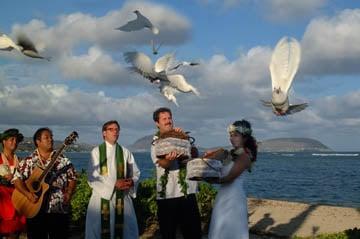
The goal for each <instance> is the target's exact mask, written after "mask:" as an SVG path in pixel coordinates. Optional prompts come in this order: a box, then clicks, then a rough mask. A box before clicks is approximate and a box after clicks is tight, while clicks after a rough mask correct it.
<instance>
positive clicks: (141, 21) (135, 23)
mask: <svg viewBox="0 0 360 239" xmlns="http://www.w3.org/2000/svg"><path fill="white" fill-rule="evenodd" d="M134 13H135V14H136V19H135V20H132V21H129V22H127V23H126V24H125V25H123V26H121V27H118V28H116V29H117V30H121V31H125V32H131V31H138V30H141V29H143V28H149V29H150V30H151V31H152V33H153V34H155V35H157V34H159V29H158V28H156V27H155V26H154V25H153V24H152V23H151V22H150V20H149V19H148V18H146V17H145V16H144V15H142V14H141V13H140V11H139V10H135V11H134Z"/></svg>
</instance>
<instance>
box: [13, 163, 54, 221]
mask: <svg viewBox="0 0 360 239" xmlns="http://www.w3.org/2000/svg"><path fill="white" fill-rule="evenodd" d="M43 171H44V170H42V169H41V168H39V167H36V168H34V170H33V172H32V174H31V175H30V177H29V178H28V179H27V180H26V181H25V186H26V187H27V188H28V190H29V191H30V192H33V193H35V194H36V195H37V196H38V197H39V200H38V201H37V202H36V203H32V202H30V201H29V199H28V198H27V197H26V196H25V195H24V194H22V193H21V192H20V191H19V190H17V189H16V188H15V190H14V192H13V194H12V197H11V200H12V203H13V205H14V207H15V209H16V211H17V212H19V213H20V214H22V215H24V216H26V217H27V218H33V217H35V216H36V215H37V214H38V213H39V211H40V208H41V205H42V203H43V201H44V195H45V193H46V192H47V190H48V189H49V185H48V184H47V183H45V182H44V180H42V181H40V179H39V178H40V175H41V174H42V173H43Z"/></svg>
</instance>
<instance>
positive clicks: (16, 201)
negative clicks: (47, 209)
mask: <svg viewBox="0 0 360 239" xmlns="http://www.w3.org/2000/svg"><path fill="white" fill-rule="evenodd" d="M77 137H78V133H77V132H75V131H73V132H72V133H71V134H70V135H69V136H68V137H66V139H65V140H64V143H63V144H62V145H61V147H60V148H59V149H58V150H57V151H56V153H55V154H54V155H52V157H51V160H50V162H49V164H48V165H47V166H46V167H45V168H40V167H38V166H36V167H35V168H34V169H33V170H32V173H31V175H30V177H29V178H28V179H27V180H26V181H25V186H26V187H27V189H28V190H29V191H30V192H32V193H35V195H36V196H38V199H39V200H38V201H37V202H35V203H33V202H31V201H29V199H28V198H27V197H26V196H25V195H24V194H22V193H21V192H20V191H19V190H17V189H16V188H15V190H14V192H13V194H12V197H11V200H12V203H13V205H14V207H15V209H16V211H18V212H19V213H20V214H22V215H24V216H26V217H27V218H33V217H35V216H36V215H37V214H38V213H39V211H40V208H41V205H42V203H43V200H44V195H45V193H46V192H47V190H48V189H49V184H47V183H46V182H45V178H46V175H47V174H48V173H49V172H50V170H51V169H52V168H53V166H54V164H55V162H56V160H57V159H58V157H59V156H60V155H61V153H62V152H63V151H64V149H65V148H66V147H67V146H68V145H70V144H72V143H73V142H74V141H75V140H76V138H77Z"/></svg>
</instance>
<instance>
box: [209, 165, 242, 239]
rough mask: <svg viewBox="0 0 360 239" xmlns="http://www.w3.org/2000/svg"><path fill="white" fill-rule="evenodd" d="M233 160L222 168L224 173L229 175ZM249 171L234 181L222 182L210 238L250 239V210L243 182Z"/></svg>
mask: <svg viewBox="0 0 360 239" xmlns="http://www.w3.org/2000/svg"><path fill="white" fill-rule="evenodd" d="M232 166H233V161H231V162H230V163H228V164H227V165H225V166H224V167H223V168H222V172H221V173H222V175H227V174H228V173H229V171H230V169H231V167H232ZM245 174H247V171H244V172H243V173H242V174H241V175H240V176H238V177H237V178H236V179H235V180H234V181H232V182H231V183H227V184H222V185H221V187H220V189H219V191H218V193H217V195H216V199H215V204H214V207H213V211H212V215H211V222H210V229H209V239H248V238H249V228H248V211H247V199H246V193H245V190H244V187H243V182H244V178H245V176H246V175H245Z"/></svg>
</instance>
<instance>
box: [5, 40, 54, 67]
mask: <svg viewBox="0 0 360 239" xmlns="http://www.w3.org/2000/svg"><path fill="white" fill-rule="evenodd" d="M14 49H15V50H18V51H19V52H21V53H22V54H24V55H25V56H28V57H32V58H40V59H46V60H48V61H50V58H49V57H43V56H41V55H39V53H38V51H37V50H36V48H35V45H34V43H32V41H30V40H29V38H27V37H26V36H25V35H24V34H20V35H19V36H18V37H17V44H15V43H14V41H13V40H12V39H11V38H10V37H8V36H7V35H6V34H3V33H0V50H3V51H12V50H14Z"/></svg>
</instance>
